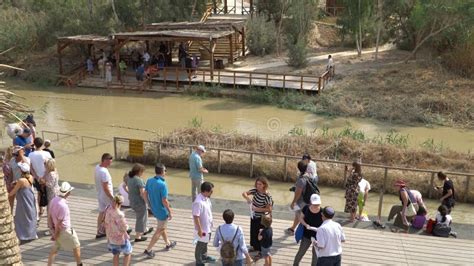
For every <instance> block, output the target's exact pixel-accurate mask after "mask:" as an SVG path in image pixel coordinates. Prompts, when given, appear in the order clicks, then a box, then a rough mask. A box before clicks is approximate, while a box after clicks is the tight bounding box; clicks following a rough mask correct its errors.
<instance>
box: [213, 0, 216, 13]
mask: <svg viewBox="0 0 474 266" xmlns="http://www.w3.org/2000/svg"><path fill="white" fill-rule="evenodd" d="M212 7H213V8H212V9H213V10H214V15H216V14H217V1H216V0H212Z"/></svg>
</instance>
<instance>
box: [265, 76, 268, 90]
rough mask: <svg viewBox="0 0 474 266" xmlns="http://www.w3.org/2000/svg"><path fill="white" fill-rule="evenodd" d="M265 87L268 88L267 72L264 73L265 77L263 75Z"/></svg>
mask: <svg viewBox="0 0 474 266" xmlns="http://www.w3.org/2000/svg"><path fill="white" fill-rule="evenodd" d="M265 87H267V88H268V73H267V74H266V77H265Z"/></svg>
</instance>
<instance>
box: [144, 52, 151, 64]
mask: <svg viewBox="0 0 474 266" xmlns="http://www.w3.org/2000/svg"><path fill="white" fill-rule="evenodd" d="M143 61H145V62H148V61H150V54H149V53H147V52H145V53H144V54H143Z"/></svg>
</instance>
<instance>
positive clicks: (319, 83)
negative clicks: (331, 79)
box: [318, 77, 321, 92]
mask: <svg viewBox="0 0 474 266" xmlns="http://www.w3.org/2000/svg"><path fill="white" fill-rule="evenodd" d="M320 90H321V77H319V79H318V92H319V91H320Z"/></svg>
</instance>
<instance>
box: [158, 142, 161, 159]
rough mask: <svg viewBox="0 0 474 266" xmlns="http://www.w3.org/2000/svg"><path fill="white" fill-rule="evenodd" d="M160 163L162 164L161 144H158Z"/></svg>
mask: <svg viewBox="0 0 474 266" xmlns="http://www.w3.org/2000/svg"><path fill="white" fill-rule="evenodd" d="M158 162H160V163H161V143H160V144H158Z"/></svg>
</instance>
